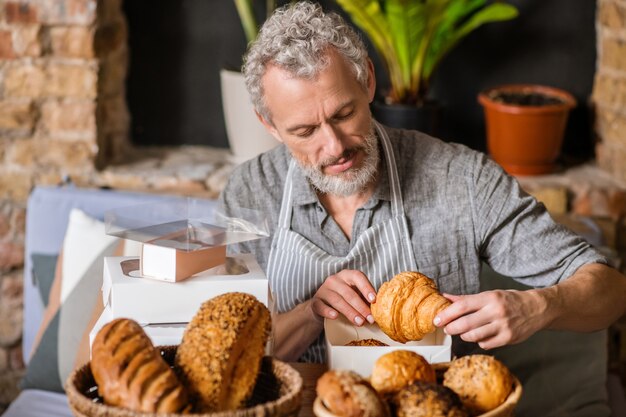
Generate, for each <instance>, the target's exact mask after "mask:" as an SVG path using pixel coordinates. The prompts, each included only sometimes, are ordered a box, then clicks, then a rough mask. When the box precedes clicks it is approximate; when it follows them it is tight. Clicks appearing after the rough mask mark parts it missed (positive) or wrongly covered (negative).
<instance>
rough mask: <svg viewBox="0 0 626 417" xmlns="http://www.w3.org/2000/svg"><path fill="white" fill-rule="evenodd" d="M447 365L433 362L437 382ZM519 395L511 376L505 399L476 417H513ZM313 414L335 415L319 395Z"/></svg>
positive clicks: (318, 416) (314, 404) (518, 388)
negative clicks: (510, 386) (509, 388)
mask: <svg viewBox="0 0 626 417" xmlns="http://www.w3.org/2000/svg"><path fill="white" fill-rule="evenodd" d="M448 366H450V363H449V362H446V363H438V364H433V367H434V368H435V372H436V373H437V381H438V382H439V383H441V381H442V380H443V374H444V372H445V371H446V370H447V369H448ZM521 396H522V384H521V383H520V382H519V380H518V379H517V378H516V377H515V376H513V389H512V390H511V393H510V394H509V396H508V397H507V398H506V400H505V401H504V402H503V403H502V404H500V405H499V406H498V407H496V408H494V409H493V410H490V411H488V412H486V413H483V414H480V415H478V416H476V417H513V415H514V413H513V411H514V410H515V406H516V405H517V403H518V402H519V399H520V398H521ZM313 414H315V415H316V416H317V417H337V416H335V415H334V414H333V413H331V412H330V411H329V410H328V408H326V406H325V405H324V403H323V402H322V400H321V399H320V398H319V397H317V398H315V401H314V402H313Z"/></svg>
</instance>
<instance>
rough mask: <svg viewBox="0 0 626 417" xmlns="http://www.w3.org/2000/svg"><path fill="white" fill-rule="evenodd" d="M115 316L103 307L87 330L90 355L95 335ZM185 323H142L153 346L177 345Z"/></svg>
mask: <svg viewBox="0 0 626 417" xmlns="http://www.w3.org/2000/svg"><path fill="white" fill-rule="evenodd" d="M114 318H115V316H113V313H112V312H111V309H109V308H108V307H105V308H104V311H103V312H102V314H101V315H100V318H99V319H98V321H97V322H96V324H95V325H94V326H93V328H92V329H91V331H90V332H89V351H90V356H91V345H93V341H94V339H95V338H96V335H97V334H98V332H99V331H100V329H102V328H103V327H104V325H105V324H107V323H108V322H110V321H113V319H114ZM186 326H187V323H173V324H167V323H164V324H149V325H148V324H147V325H143V326H142V327H143V330H144V331H145V332H146V334H147V335H148V337H149V338H150V340H152V344H153V345H154V346H170V345H179V344H180V342H181V340H183V333H185V328H186Z"/></svg>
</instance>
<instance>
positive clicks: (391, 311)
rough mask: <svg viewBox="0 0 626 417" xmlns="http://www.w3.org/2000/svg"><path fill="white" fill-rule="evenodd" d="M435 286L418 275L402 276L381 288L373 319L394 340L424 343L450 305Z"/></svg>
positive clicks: (402, 274)
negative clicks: (439, 315) (440, 314)
mask: <svg viewBox="0 0 626 417" xmlns="http://www.w3.org/2000/svg"><path fill="white" fill-rule="evenodd" d="M450 304H451V303H450V301H449V300H448V299H446V298H445V297H443V296H442V295H441V294H440V293H439V291H437V286H436V284H435V282H434V281H433V280H432V279H430V278H428V277H427V276H425V275H423V274H420V273H419V272H401V273H399V274H398V275H396V276H394V277H393V278H392V279H391V280H390V281H388V282H385V283H384V284H383V285H381V287H380V289H379V290H378V294H377V296H376V302H374V303H372V305H371V311H372V316H373V317H374V319H375V320H376V322H377V323H378V326H379V327H380V329H381V330H382V331H383V332H384V333H385V334H387V336H389V337H390V338H392V339H393V340H395V341H397V342H400V343H406V342H408V341H411V340H421V339H422V338H423V337H424V335H426V334H428V333H432V332H434V331H435V325H434V324H433V320H434V319H435V316H436V315H437V314H438V313H439V312H440V311H441V310H443V309H444V308H445V307H447V306H448V305H450Z"/></svg>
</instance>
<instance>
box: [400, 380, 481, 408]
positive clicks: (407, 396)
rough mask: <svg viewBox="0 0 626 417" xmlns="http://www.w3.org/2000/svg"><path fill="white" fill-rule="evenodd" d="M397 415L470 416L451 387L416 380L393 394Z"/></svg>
mask: <svg viewBox="0 0 626 417" xmlns="http://www.w3.org/2000/svg"><path fill="white" fill-rule="evenodd" d="M390 403H391V407H392V409H393V411H394V415H395V416H396V417H416V416H428V417H469V413H468V411H467V410H466V409H465V407H464V406H463V404H462V403H461V400H460V399H459V396H458V395H457V394H456V393H455V392H454V391H452V390H451V389H450V388H447V387H444V386H443V385H437V384H435V383H431V382H424V381H415V382H413V383H412V384H410V385H407V386H406V387H404V388H402V389H401V390H400V391H398V392H397V393H395V394H394V395H393V396H391V399H390Z"/></svg>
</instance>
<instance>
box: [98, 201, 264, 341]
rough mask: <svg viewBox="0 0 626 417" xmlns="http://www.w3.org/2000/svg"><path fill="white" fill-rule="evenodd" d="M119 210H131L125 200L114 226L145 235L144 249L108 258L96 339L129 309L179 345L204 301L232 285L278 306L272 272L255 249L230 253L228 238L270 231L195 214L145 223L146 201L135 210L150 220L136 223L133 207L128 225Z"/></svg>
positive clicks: (151, 331)
mask: <svg viewBox="0 0 626 417" xmlns="http://www.w3.org/2000/svg"><path fill="white" fill-rule="evenodd" d="M151 208H154V207H151ZM120 210H122V211H125V212H126V213H128V212H129V211H128V210H129V208H124V209H119V210H118V211H117V212H115V211H114V212H112V213H107V216H106V220H107V233H108V234H113V235H115V236H119V237H124V238H127V239H132V240H136V241H139V242H141V245H142V249H141V251H140V256H138V257H127V256H126V257H123V256H118V257H105V258H104V273H103V283H102V300H103V304H104V306H105V308H104V311H103V313H102V315H101V316H100V318H99V320H98V321H97V323H96V325H95V326H94V328H93V329H92V330H91V332H90V342H93V339H94V338H95V335H96V334H97V333H98V331H99V330H100V329H101V328H102V327H103V326H104V325H105V324H106V323H108V322H110V321H112V320H114V319H116V318H121V317H125V318H129V319H133V320H135V321H137V322H138V323H139V324H141V325H142V326H143V328H144V330H145V332H146V334H147V335H148V336H149V337H150V339H151V340H152V342H153V344H154V345H155V346H159V345H177V344H179V343H180V341H181V340H182V336H183V333H184V330H185V327H186V326H187V323H189V321H190V320H191V319H192V317H193V316H194V315H195V314H196V313H197V311H198V309H199V308H200V305H201V304H202V303H203V302H205V301H206V300H208V299H210V298H213V297H215V296H217V295H220V294H224V293H227V292H235V291H238V292H246V293H249V294H252V295H253V296H255V297H256V298H257V299H258V300H259V301H260V302H262V303H263V304H265V305H266V306H267V307H268V308H269V309H270V311H271V312H273V308H274V306H273V301H272V297H271V293H270V289H269V283H268V280H267V278H266V276H265V274H264V273H263V271H262V270H261V268H260V266H259V265H258V263H257V262H256V260H255V258H254V256H253V255H251V254H241V255H234V256H230V257H226V250H225V249H226V244H228V243H234V242H240V241H242V240H250V239H252V238H260V237H262V236H263V235H261V234H254V233H248V232H247V233H238V232H237V231H236V230H229V229H227V228H224V227H218V226H215V225H213V224H210V223H206V222H198V221H197V219H193V218H190V217H186V218H183V219H178V220H175V221H171V218H168V219H166V220H168V221H164V219H163V218H160V217H159V216H152V217H151V220H149V222H152V224H150V225H148V226H146V225H145V220H146V219H145V211H144V210H141V209H140V208H133V211H134V212H136V213H137V215H140V216H142V220H143V221H144V223H141V222H139V225H140V227H135V225H136V224H137V222H133V221H132V220H131V221H129V219H130V218H129V217H128V216H127V215H126V216H123V217H122V218H123V220H124V223H125V227H122V228H120V227H119V226H120V220H119V219H120V216H119V214H120ZM159 212H160V213H162V212H163V210H160V211H159ZM183 215H185V216H188V215H189V210H187V209H186V210H183ZM109 217H110V218H109ZM170 217H171V214H170ZM173 228H175V229H177V230H176V232H174V233H173V232H172V229H173ZM148 229H149V230H150V233H147V232H146V231H147V230H148ZM231 229H232V228H231ZM172 236H176V238H172Z"/></svg>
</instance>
